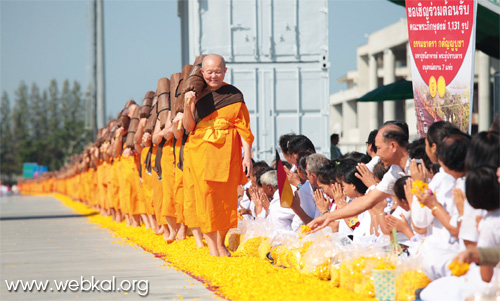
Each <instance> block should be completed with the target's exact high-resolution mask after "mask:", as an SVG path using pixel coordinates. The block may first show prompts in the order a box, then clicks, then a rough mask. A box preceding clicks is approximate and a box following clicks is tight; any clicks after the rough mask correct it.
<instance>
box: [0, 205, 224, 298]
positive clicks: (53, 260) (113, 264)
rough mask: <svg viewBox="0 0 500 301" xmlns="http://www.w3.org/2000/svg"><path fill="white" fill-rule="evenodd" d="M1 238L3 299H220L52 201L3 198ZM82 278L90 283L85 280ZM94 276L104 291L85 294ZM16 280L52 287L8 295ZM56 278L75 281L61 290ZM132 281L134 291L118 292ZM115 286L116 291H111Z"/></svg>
mask: <svg viewBox="0 0 500 301" xmlns="http://www.w3.org/2000/svg"><path fill="white" fill-rule="evenodd" d="M0 237H1V244H0V266H1V269H0V280H1V290H0V299H1V300H52V299H58V300H75V299H76V300H82V299H83V300H88V299H91V300H114V299H128V300H138V299H144V298H143V297H141V296H140V295H141V294H145V293H146V292H148V295H147V299H149V300H174V299H177V300H200V299H202V300H212V299H216V298H217V297H216V296H214V294H213V293H212V292H210V291H209V290H207V289H206V288H205V287H204V286H203V285H202V284H201V283H200V282H198V281H196V280H194V279H192V278H191V277H189V276H188V275H186V274H184V273H182V272H178V271H175V270H173V269H171V268H169V267H161V265H163V264H165V262H163V261H161V260H158V259H155V258H154V256H153V255H151V254H149V253H145V252H144V251H143V250H142V249H139V248H134V247H132V246H129V245H123V244H118V243H113V240H114V238H113V237H112V236H111V235H110V231H109V230H106V229H100V228H96V227H95V225H94V224H91V223H90V222H89V221H88V219H87V218H86V217H84V216H82V215H79V214H75V213H74V212H73V211H72V210H71V209H70V208H68V207H65V206H64V205H62V204H61V203H60V202H59V201H58V200H57V199H55V198H52V197H34V196H11V197H1V198H0ZM82 276H83V279H84V280H89V282H85V281H83V282H82V278H81V277H82ZM92 276H94V284H95V283H96V281H97V280H99V281H100V283H98V284H97V289H99V290H101V291H94V292H90V291H82V287H80V285H81V283H83V290H89V287H90V286H91V281H92ZM113 276H114V277H116V278H115V280H114V281H113ZM17 280H24V281H27V280H28V281H30V282H31V281H32V280H41V281H43V282H41V283H42V284H43V283H44V282H45V281H47V280H48V286H47V289H46V291H45V292H38V291H37V290H36V289H33V292H23V290H22V289H21V287H19V288H18V290H17V292H9V291H8V289H7V283H6V281H7V282H8V283H9V285H10V284H11V283H16V281H17ZM54 280H55V281H58V282H62V283H66V281H67V280H68V281H70V280H75V281H74V282H73V283H72V284H70V283H68V285H70V286H69V287H68V288H67V291H66V292H60V291H58V290H57V287H56V284H55V283H54ZM134 280H137V281H136V283H135V291H133V290H130V291H128V293H127V292H124V291H123V290H121V291H118V290H119V289H120V286H121V287H122V288H124V289H125V290H127V289H128V287H129V286H131V285H132V284H133V281H134ZM146 281H148V283H146ZM113 282H114V283H115V287H114V288H115V289H116V291H114V292H108V290H110V284H111V285H113ZM129 283H130V284H129ZM70 287H72V288H73V289H75V288H76V289H75V291H71V290H70V289H69V288H70ZM94 288H95V286H94Z"/></svg>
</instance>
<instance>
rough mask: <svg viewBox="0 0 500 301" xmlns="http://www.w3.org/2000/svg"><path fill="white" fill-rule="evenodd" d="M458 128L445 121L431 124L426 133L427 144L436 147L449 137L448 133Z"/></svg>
mask: <svg viewBox="0 0 500 301" xmlns="http://www.w3.org/2000/svg"><path fill="white" fill-rule="evenodd" d="M453 129H456V130H458V127H457V126H456V125H454V124H453V123H451V122H447V121H437V122H434V123H433V124H431V126H430V127H429V130H428V131H427V142H429V145H430V146H432V145H433V144H436V145H438V144H439V142H441V141H443V139H444V138H445V137H446V136H448V135H449V133H450V131H451V130H453Z"/></svg>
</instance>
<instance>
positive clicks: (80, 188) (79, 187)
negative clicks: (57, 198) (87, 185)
mask: <svg viewBox="0 0 500 301" xmlns="http://www.w3.org/2000/svg"><path fill="white" fill-rule="evenodd" d="M76 177H77V183H78V184H77V187H76V189H77V190H78V194H77V199H78V200H80V201H81V200H82V199H83V185H82V184H83V174H82V173H81V172H79V173H78V174H77V175H76Z"/></svg>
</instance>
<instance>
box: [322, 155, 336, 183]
mask: <svg viewBox="0 0 500 301" xmlns="http://www.w3.org/2000/svg"><path fill="white" fill-rule="evenodd" d="M338 164H339V160H332V161H330V163H328V164H327V165H325V166H323V167H321V168H320V169H319V171H318V174H317V176H318V181H319V182H320V183H321V184H327V185H328V184H330V183H332V182H333V183H336V182H337V173H336V169H337V165H338Z"/></svg>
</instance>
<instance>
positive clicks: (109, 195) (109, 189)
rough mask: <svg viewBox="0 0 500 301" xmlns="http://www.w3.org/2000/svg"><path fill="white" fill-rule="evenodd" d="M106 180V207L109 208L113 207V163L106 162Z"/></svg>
mask: <svg viewBox="0 0 500 301" xmlns="http://www.w3.org/2000/svg"><path fill="white" fill-rule="evenodd" d="M104 181H105V182H106V206H107V208H109V209H111V208H114V207H113V192H114V185H113V182H114V181H113V163H111V162H108V163H107V164H106V178H105V179H104Z"/></svg>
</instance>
